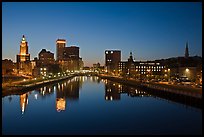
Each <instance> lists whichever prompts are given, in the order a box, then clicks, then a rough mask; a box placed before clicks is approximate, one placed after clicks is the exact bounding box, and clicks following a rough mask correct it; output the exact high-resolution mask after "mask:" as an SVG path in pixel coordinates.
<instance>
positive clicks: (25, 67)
mask: <svg viewBox="0 0 204 137" xmlns="http://www.w3.org/2000/svg"><path fill="white" fill-rule="evenodd" d="M16 59H17V61H16V62H17V72H18V74H20V75H32V65H31V62H30V54H29V53H28V42H27V41H26V39H25V36H24V35H23V38H22V40H21V44H20V53H19V54H18V55H17V56H16Z"/></svg>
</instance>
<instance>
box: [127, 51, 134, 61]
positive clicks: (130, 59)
mask: <svg viewBox="0 0 204 137" xmlns="http://www.w3.org/2000/svg"><path fill="white" fill-rule="evenodd" d="M128 61H131V62H133V58H132V52H130V57H129V59H128Z"/></svg>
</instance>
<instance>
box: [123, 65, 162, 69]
mask: <svg viewBox="0 0 204 137" xmlns="http://www.w3.org/2000/svg"><path fill="white" fill-rule="evenodd" d="M125 66H126V65H121V64H119V67H121V68H122V67H123V68H124V67H125ZM131 68H134V66H131ZM135 68H148V69H151V68H152V69H153V68H160V69H161V68H164V66H135Z"/></svg>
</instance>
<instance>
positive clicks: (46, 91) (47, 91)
mask: <svg viewBox="0 0 204 137" xmlns="http://www.w3.org/2000/svg"><path fill="white" fill-rule="evenodd" d="M36 91H38V92H39V95H40V96H42V97H43V98H44V97H46V96H48V95H51V94H52V93H54V85H47V86H44V87H41V88H39V89H36Z"/></svg>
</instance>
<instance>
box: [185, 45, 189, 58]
mask: <svg viewBox="0 0 204 137" xmlns="http://www.w3.org/2000/svg"><path fill="white" fill-rule="evenodd" d="M188 57H189V52H188V42H186V50H185V58H188Z"/></svg>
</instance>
